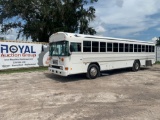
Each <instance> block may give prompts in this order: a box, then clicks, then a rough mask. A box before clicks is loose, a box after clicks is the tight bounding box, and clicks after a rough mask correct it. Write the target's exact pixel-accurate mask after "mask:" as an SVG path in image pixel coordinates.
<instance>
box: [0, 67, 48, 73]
mask: <svg viewBox="0 0 160 120" xmlns="http://www.w3.org/2000/svg"><path fill="white" fill-rule="evenodd" d="M45 70H48V67H32V68H18V69H8V70H0V74H11V73H22V72H33V71H45Z"/></svg>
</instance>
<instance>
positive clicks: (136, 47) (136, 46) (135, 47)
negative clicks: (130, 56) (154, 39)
mask: <svg viewBox="0 0 160 120" xmlns="http://www.w3.org/2000/svg"><path fill="white" fill-rule="evenodd" d="M134 52H138V45H137V44H134Z"/></svg>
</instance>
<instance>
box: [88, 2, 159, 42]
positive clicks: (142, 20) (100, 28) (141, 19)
mask: <svg viewBox="0 0 160 120" xmlns="http://www.w3.org/2000/svg"><path fill="white" fill-rule="evenodd" d="M94 7H95V9H96V19H95V21H94V22H93V23H92V24H91V26H93V27H94V28H95V29H96V31H97V34H98V35H101V36H108V37H118V38H127V39H137V40H144V41H150V40H152V38H154V37H160V0H99V1H98V3H96V4H95V5H94Z"/></svg>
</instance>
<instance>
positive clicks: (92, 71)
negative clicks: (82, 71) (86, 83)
mask: <svg viewBox="0 0 160 120" xmlns="http://www.w3.org/2000/svg"><path fill="white" fill-rule="evenodd" d="M99 74H100V70H99V67H98V66H97V65H96V64H91V65H89V67H88V70H87V74H86V76H87V78H89V79H95V78H97V77H98V76H99Z"/></svg>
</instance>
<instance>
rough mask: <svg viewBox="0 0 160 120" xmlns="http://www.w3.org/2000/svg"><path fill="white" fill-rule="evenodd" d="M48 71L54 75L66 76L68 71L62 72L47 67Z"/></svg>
mask: <svg viewBox="0 0 160 120" xmlns="http://www.w3.org/2000/svg"><path fill="white" fill-rule="evenodd" d="M48 70H49V71H50V72H52V73H54V74H56V75H61V76H68V71H63V70H59V69H55V68H52V67H49V68H48Z"/></svg>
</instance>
